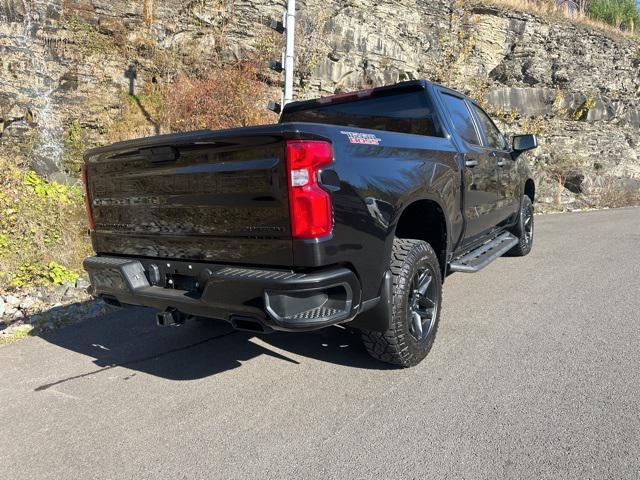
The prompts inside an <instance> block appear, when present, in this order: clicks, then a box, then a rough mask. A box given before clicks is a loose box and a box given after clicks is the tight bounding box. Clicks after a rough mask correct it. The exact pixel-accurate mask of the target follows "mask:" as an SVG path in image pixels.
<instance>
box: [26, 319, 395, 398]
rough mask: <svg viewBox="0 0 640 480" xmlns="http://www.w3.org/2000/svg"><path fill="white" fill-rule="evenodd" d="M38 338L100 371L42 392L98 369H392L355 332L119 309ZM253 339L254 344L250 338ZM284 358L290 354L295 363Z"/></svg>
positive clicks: (180, 372) (192, 375) (191, 372)
mask: <svg viewBox="0 0 640 480" xmlns="http://www.w3.org/2000/svg"><path fill="white" fill-rule="evenodd" d="M38 336H39V337H40V338H42V339H43V340H45V341H47V342H49V343H51V344H54V345H57V346H59V347H62V348H65V349H68V350H71V351H74V352H78V353H81V354H83V355H87V356H89V357H93V359H94V360H93V363H94V364H95V365H96V366H97V367H99V368H97V369H95V370H93V371H89V372H87V373H84V374H82V375H78V376H74V377H68V378H63V379H60V380H58V381H56V382H53V383H51V384H48V385H42V386H40V387H38V388H37V389H36V390H45V389H47V388H49V387H52V386H54V385H58V384H60V383H64V382H66V381H70V380H73V379H76V378H80V377H83V376H89V375H95V374H96V373H99V372H101V371H103V370H109V369H111V368H115V367H126V368H129V369H132V370H137V371H141V372H145V373H148V374H151V375H155V376H158V377H163V378H168V379H171V380H193V379H198V378H203V377H207V376H210V375H215V374H217V373H220V372H224V371H227V370H231V369H234V368H238V367H240V366H241V365H242V362H245V361H247V360H250V359H252V358H255V357H258V356H260V355H269V356H271V357H274V358H277V359H279V360H280V361H283V362H288V363H291V364H300V363H301V361H300V360H299V356H302V357H307V358H312V359H316V360H321V361H324V362H330V363H335V364H338V365H344V366H349V367H356V368H367V369H377V370H381V369H388V368H392V367H389V366H387V365H385V364H383V363H380V362H377V361H375V360H373V359H372V358H370V357H369V356H368V354H367V353H366V351H365V349H364V347H363V346H362V343H361V341H360V336H359V334H358V333H357V332H355V331H353V330H348V329H342V328H337V327H332V328H327V329H324V330H319V331H316V332H308V333H273V334H270V335H260V336H259V337H254V336H253V335H251V334H247V333H242V332H237V331H235V330H233V329H232V328H231V327H230V326H229V325H228V324H227V323H226V322H222V321H214V320H211V321H197V320H191V321H189V322H187V323H186V324H185V325H182V326H180V327H165V328H160V327H158V326H156V323H155V315H154V311H153V310H150V309H145V308H133V309H122V310H118V311H115V312H113V313H110V314H107V315H104V316H101V317H96V318H92V319H89V320H86V321H83V322H81V323H78V324H76V325H74V326H72V327H69V328H63V329H59V330H52V331H46V332H42V333H40V334H39V335H38ZM254 338H258V339H259V340H257V341H256V340H254ZM289 354H295V356H297V357H298V359H296V358H294V356H291V355H289Z"/></svg>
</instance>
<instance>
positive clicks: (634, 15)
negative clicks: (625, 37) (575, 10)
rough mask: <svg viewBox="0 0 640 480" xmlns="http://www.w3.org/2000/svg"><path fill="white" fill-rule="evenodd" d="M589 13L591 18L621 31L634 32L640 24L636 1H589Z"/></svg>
mask: <svg viewBox="0 0 640 480" xmlns="http://www.w3.org/2000/svg"><path fill="white" fill-rule="evenodd" d="M587 12H588V13H589V15H590V16H591V18H594V19H596V20H600V21H603V22H605V23H608V24H609V25H613V26H614V27H616V28H619V29H621V30H627V31H631V32H633V31H635V28H636V25H638V24H639V23H640V13H639V12H638V7H637V5H636V3H635V0H589V2H588V3H587Z"/></svg>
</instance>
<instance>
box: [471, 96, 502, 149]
mask: <svg viewBox="0 0 640 480" xmlns="http://www.w3.org/2000/svg"><path fill="white" fill-rule="evenodd" d="M471 105H472V108H473V110H474V112H475V114H476V116H477V117H478V122H479V124H480V125H479V126H480V130H481V131H482V133H483V134H484V138H485V139H486V142H487V145H486V146H487V147H489V148H494V149H496V150H505V149H506V146H507V142H506V141H505V139H504V137H503V136H502V134H501V133H500V130H498V127H496V125H495V124H494V123H493V120H491V118H490V117H489V115H487V114H486V113H485V112H484V110H482V109H481V108H480V107H478V106H477V105H475V104H471Z"/></svg>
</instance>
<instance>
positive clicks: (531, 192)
mask: <svg viewBox="0 0 640 480" xmlns="http://www.w3.org/2000/svg"><path fill="white" fill-rule="evenodd" d="M524 194H525V195H526V196H527V197H529V198H530V199H531V203H533V201H534V199H535V196H536V184H535V183H533V180H531V179H529V180H527V181H526V182H525V184H524Z"/></svg>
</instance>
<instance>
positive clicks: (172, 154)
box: [142, 147, 180, 163]
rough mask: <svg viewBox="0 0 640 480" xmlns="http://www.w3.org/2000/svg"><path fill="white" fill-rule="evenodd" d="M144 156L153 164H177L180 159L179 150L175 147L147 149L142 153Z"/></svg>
mask: <svg viewBox="0 0 640 480" xmlns="http://www.w3.org/2000/svg"><path fill="white" fill-rule="evenodd" d="M142 154H143V155H144V156H145V157H147V159H149V161H150V162H151V163H166V162H175V161H176V160H178V158H179V157H180V153H179V152H178V150H177V149H175V148H173V147H154V148H146V149H144V150H143V151H142Z"/></svg>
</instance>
